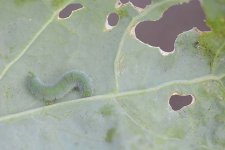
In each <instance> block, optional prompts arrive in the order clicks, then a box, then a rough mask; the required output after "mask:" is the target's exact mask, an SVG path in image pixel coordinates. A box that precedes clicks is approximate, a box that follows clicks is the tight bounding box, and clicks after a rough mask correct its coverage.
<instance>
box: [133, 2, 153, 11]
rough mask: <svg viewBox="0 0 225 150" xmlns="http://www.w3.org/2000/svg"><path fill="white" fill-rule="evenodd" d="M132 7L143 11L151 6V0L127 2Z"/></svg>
mask: <svg viewBox="0 0 225 150" xmlns="http://www.w3.org/2000/svg"><path fill="white" fill-rule="evenodd" d="M129 1H130V3H131V4H132V6H134V7H138V8H141V9H144V8H145V7H147V6H148V5H150V4H151V0H129Z"/></svg>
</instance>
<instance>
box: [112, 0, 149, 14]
mask: <svg viewBox="0 0 225 150" xmlns="http://www.w3.org/2000/svg"><path fill="white" fill-rule="evenodd" d="M127 4H130V5H131V6H133V8H135V9H136V10H137V11H139V12H141V11H143V10H144V9H145V8H146V7H147V6H148V5H150V4H151V0H119V1H117V3H116V8H119V7H122V6H125V5H127Z"/></svg>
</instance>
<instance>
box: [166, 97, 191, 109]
mask: <svg viewBox="0 0 225 150" xmlns="http://www.w3.org/2000/svg"><path fill="white" fill-rule="evenodd" d="M192 100H193V98H192V96H191V95H185V96H182V95H172V96H171V97H170V100H169V104H170V106H171V107H172V109H173V110H174V111H177V110H180V109H181V108H183V107H184V106H187V105H190V104H191V102H192Z"/></svg>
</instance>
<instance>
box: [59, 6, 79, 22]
mask: <svg viewBox="0 0 225 150" xmlns="http://www.w3.org/2000/svg"><path fill="white" fill-rule="evenodd" d="M81 8H83V5H81V4H80V3H72V4H69V5H67V6H66V7H65V8H63V10H61V11H60V12H59V18H60V19H66V18H69V17H70V15H71V14H72V13H73V12H74V11H76V10H79V9H81Z"/></svg>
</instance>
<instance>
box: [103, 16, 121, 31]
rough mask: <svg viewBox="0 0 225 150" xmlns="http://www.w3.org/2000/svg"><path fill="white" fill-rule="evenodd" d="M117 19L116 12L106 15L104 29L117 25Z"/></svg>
mask: <svg viewBox="0 0 225 150" xmlns="http://www.w3.org/2000/svg"><path fill="white" fill-rule="evenodd" d="M118 21H119V15H118V14H117V13H111V14H109V15H108V17H107V20H106V29H109V30H110V29H112V28H113V27H115V26H116V25H117V23H118Z"/></svg>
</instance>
